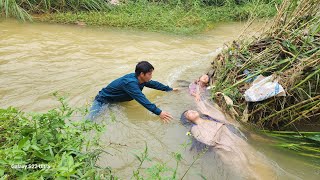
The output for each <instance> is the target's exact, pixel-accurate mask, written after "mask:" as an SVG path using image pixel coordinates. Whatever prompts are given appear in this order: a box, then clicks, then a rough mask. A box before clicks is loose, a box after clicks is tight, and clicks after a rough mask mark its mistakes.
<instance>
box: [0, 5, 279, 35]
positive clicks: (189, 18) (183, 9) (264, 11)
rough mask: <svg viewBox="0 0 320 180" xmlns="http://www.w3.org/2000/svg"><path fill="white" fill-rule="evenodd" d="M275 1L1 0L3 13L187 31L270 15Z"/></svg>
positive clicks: (67, 20)
mask: <svg viewBox="0 0 320 180" xmlns="http://www.w3.org/2000/svg"><path fill="white" fill-rule="evenodd" d="M275 3H277V2H275V1H273V0H272V1H262V0H247V1H244V0H241V1H233V0H203V1H200V0H194V1H193V0H149V1H147V0H136V1H133V0H131V1H126V2H125V3H122V4H120V5H110V4H108V3H107V2H106V1H103V0H76V1H72V0H58V1H53V0H33V1H31V0H1V1H0V15H2V16H5V17H15V18H18V19H21V20H31V19H32V16H34V17H35V19H36V20H39V21H49V22H55V23H71V24H79V22H81V24H87V25H96V26H112V27H122V28H134V29H144V30H149V31H166V32H174V33H186V34H188V33H196V32H202V31H206V30H210V29H212V28H213V24H214V23H215V22H220V21H234V20H246V19H248V18H249V17H252V16H255V17H259V18H262V17H271V16H273V15H274V14H275V13H276V9H275ZM30 14H31V15H30Z"/></svg>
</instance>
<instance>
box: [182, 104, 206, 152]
mask: <svg viewBox="0 0 320 180" xmlns="http://www.w3.org/2000/svg"><path fill="white" fill-rule="evenodd" d="M187 111H189V110H185V111H183V113H182V114H181V117H180V122H181V124H182V125H183V126H185V127H187V128H190V129H191V127H192V126H193V125H195V124H194V123H192V122H191V121H189V120H188V119H187V117H186V116H185V113H186V112H187ZM199 114H200V117H203V116H206V115H204V114H201V113H199ZM193 149H195V150H196V151H197V152H201V151H205V150H208V151H212V147H211V146H208V145H206V144H205V143H202V142H200V141H198V140H196V139H195V138H194V137H192V145H191V147H190V151H191V150H193Z"/></svg>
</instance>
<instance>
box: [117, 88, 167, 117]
mask: <svg viewBox="0 0 320 180" xmlns="http://www.w3.org/2000/svg"><path fill="white" fill-rule="evenodd" d="M123 90H124V91H125V92H126V93H128V95H129V96H131V97H132V98H133V99H135V100H136V101H138V103H140V104H141V105H142V106H143V107H145V108H146V109H148V110H149V111H151V112H153V113H154V114H156V115H158V116H160V118H161V119H163V120H164V121H165V122H168V121H169V120H170V119H171V118H172V116H171V115H170V114H169V113H167V112H164V111H162V110H161V109H159V108H158V107H157V106H156V105H155V104H153V103H151V102H150V101H149V100H148V99H147V98H146V96H145V95H144V94H143V93H142V91H141V90H140V88H139V86H138V85H137V84H136V83H135V82H129V83H127V84H125V86H124V87H123Z"/></svg>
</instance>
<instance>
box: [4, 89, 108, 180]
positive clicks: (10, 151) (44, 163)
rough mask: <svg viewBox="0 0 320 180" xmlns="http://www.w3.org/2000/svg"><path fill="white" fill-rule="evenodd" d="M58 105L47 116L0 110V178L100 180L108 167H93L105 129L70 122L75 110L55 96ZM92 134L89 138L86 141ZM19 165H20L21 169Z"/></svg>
mask: <svg viewBox="0 0 320 180" xmlns="http://www.w3.org/2000/svg"><path fill="white" fill-rule="evenodd" d="M55 96H57V97H58V99H59V101H60V102H61V106H60V107H59V108H56V109H52V110H50V111H48V112H47V113H24V112H21V111H19V110H17V109H16V108H13V107H9V108H7V109H0V129H1V131H0V176H4V177H5V178H7V179H17V178H27V179H39V178H40V179H48V178H52V179H59V178H67V179H70V178H72V179H79V178H90V179H91V178H92V179H104V178H107V177H109V178H110V177H113V175H112V172H111V169H110V168H100V167H98V166H96V161H97V159H98V157H99V155H100V154H101V153H104V152H105V151H104V150H102V148H101V144H100V143H99V141H98V140H99V138H96V137H98V136H99V134H100V133H102V132H103V131H104V129H105V126H104V125H98V124H95V123H92V122H90V121H88V120H86V121H78V122H77V121H74V120H72V115H73V114H74V113H75V110H74V109H72V108H71V107H69V106H68V104H67V103H66V102H65V99H64V98H63V97H60V96H58V95H57V94H55ZM90 134H91V135H92V134H93V136H92V139H90V138H87V137H88V135H90ZM19 166H24V168H21V167H19Z"/></svg>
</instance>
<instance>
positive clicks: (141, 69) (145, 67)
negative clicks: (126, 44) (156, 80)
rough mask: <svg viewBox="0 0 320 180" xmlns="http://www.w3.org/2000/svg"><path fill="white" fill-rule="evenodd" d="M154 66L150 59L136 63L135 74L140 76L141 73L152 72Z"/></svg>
mask: <svg viewBox="0 0 320 180" xmlns="http://www.w3.org/2000/svg"><path fill="white" fill-rule="evenodd" d="M153 70H154V67H153V66H152V65H151V64H150V63H149V62H148V61H140V62H138V64H137V65H136V70H135V74H136V76H139V75H140V74H141V73H143V74H146V73H148V72H152V71H153Z"/></svg>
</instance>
